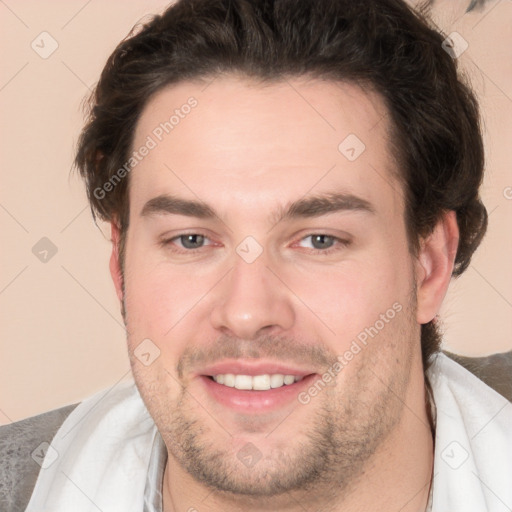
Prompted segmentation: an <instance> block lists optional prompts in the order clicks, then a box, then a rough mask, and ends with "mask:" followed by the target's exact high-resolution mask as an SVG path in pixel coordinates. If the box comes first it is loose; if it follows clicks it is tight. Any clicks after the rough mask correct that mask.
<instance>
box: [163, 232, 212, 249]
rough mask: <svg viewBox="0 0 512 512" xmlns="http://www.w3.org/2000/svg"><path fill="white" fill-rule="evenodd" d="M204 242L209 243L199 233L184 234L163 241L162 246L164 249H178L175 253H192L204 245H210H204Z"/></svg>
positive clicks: (207, 239)
mask: <svg viewBox="0 0 512 512" xmlns="http://www.w3.org/2000/svg"><path fill="white" fill-rule="evenodd" d="M206 241H209V238H207V237H206V236H204V235H201V234H200V233H185V234H182V235H178V236H175V237H173V238H168V239H166V240H163V241H162V245H163V246H164V247H171V248H172V249H173V250H174V248H173V247H172V246H176V247H177V248H178V249H179V250H176V252H194V251H195V250H199V249H201V248H202V247H204V246H206V245H211V243H206Z"/></svg>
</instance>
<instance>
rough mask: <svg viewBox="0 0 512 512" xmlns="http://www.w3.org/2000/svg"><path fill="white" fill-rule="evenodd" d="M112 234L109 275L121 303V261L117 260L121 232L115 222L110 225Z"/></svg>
mask: <svg viewBox="0 0 512 512" xmlns="http://www.w3.org/2000/svg"><path fill="white" fill-rule="evenodd" d="M110 229H111V234H112V254H111V255H110V265H109V267H110V275H111V276H112V281H113V282H114V286H115V288H116V293H117V297H118V298H119V300H120V301H121V303H122V302H123V273H122V271H121V261H120V259H119V243H120V240H121V232H120V230H119V226H118V224H117V223H116V222H115V221H112V222H111V223H110Z"/></svg>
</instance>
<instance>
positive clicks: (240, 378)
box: [235, 375, 252, 389]
mask: <svg viewBox="0 0 512 512" xmlns="http://www.w3.org/2000/svg"><path fill="white" fill-rule="evenodd" d="M235 388H236V389H252V377H251V376H250V375H237V376H236V377H235Z"/></svg>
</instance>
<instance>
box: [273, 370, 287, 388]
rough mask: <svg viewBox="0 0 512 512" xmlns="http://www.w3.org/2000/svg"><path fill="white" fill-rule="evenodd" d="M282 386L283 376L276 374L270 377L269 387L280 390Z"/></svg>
mask: <svg viewBox="0 0 512 512" xmlns="http://www.w3.org/2000/svg"><path fill="white" fill-rule="evenodd" d="M283 384H284V375H281V374H280V373H276V374H274V375H271V376H270V387H271V388H280V387H281V386H282V385H283Z"/></svg>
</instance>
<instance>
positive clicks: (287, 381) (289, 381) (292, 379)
mask: <svg viewBox="0 0 512 512" xmlns="http://www.w3.org/2000/svg"><path fill="white" fill-rule="evenodd" d="M294 382H295V377H294V376H293V375H285V376H284V383H285V384H287V385H289V384H293V383H294Z"/></svg>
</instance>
